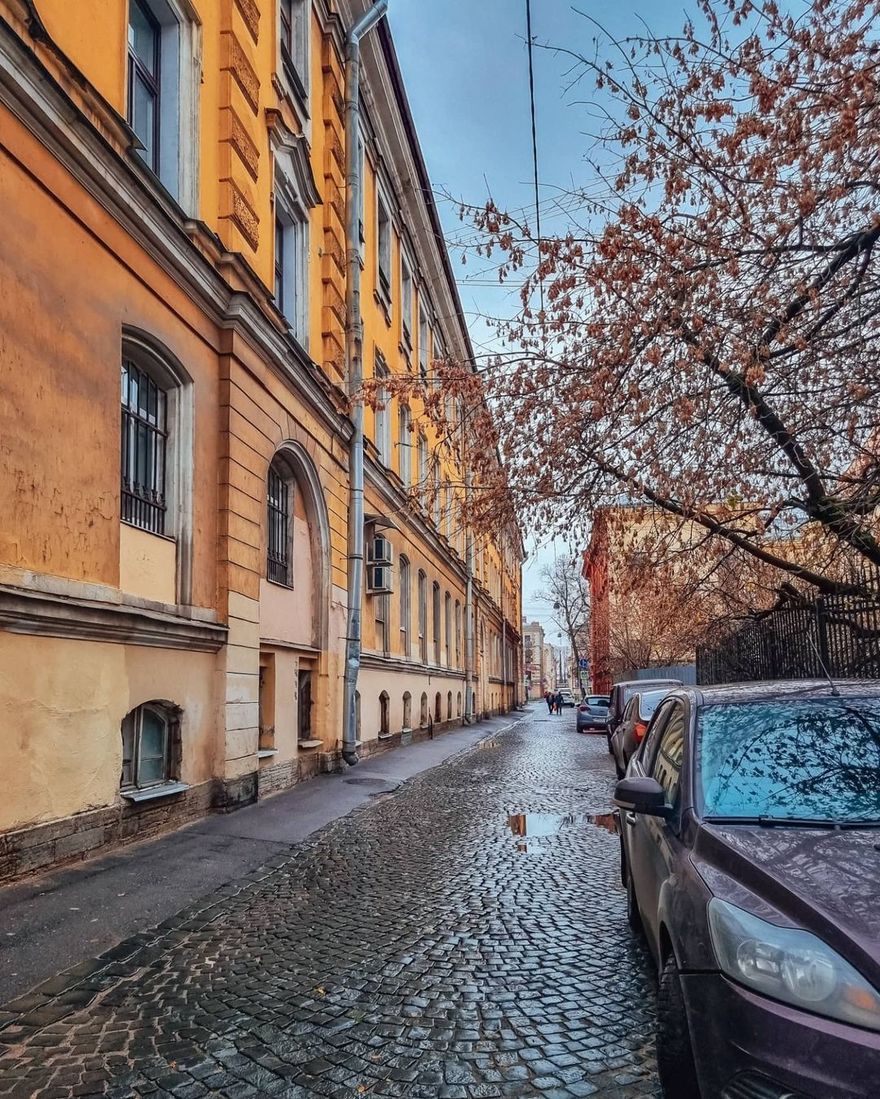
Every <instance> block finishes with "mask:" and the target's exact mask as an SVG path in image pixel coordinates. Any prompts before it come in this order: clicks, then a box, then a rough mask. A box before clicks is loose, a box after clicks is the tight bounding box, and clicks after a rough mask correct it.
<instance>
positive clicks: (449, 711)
mask: <svg viewBox="0 0 880 1099" xmlns="http://www.w3.org/2000/svg"><path fill="white" fill-rule="evenodd" d="M446 720H447V721H451V720H452V691H447V692H446Z"/></svg>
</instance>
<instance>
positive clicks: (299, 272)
mask: <svg viewBox="0 0 880 1099" xmlns="http://www.w3.org/2000/svg"><path fill="white" fill-rule="evenodd" d="M279 243H280V245H281V253H282V254H281V284H280V287H279V285H278V273H279V271H278V268H279V264H278V256H277V255H276V256H275V258H274V261H273V264H274V271H275V278H276V285H275V286H274V287H273V293H274V296H275V304H276V305H277V307H278V310H279V312H280V313H281V314H282V316H283V317H284V319H285V320H286V321H287V323H288V326H289V327H290V332H291V335H292V336H293V338H294V339H295V340H296V342H297V343H298V344H299V345H300V347H302V348H303V350H305V351H307V350H308V347H309V215H308V208H307V207H306V205H305V204H304V203H303V201H302V200H301V198H300V196H299V194H298V193H297V191H296V189H295V187H294V186H293V184H292V181H291V180H289V179H288V178H287V177H286V176H282V177H281V178H280V179H279V180H278V181H277V183H276V192H275V249H276V251H277V249H278V245H279ZM279 291H280V293H279Z"/></svg>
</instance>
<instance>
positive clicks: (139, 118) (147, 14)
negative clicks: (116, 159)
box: [127, 0, 162, 175]
mask: <svg viewBox="0 0 880 1099" xmlns="http://www.w3.org/2000/svg"><path fill="white" fill-rule="evenodd" d="M161 41H162V31H161V27H160V25H159V23H158V21H157V20H156V19H155V18H154V17H153V13H152V12H151V11H150V10H149V8H148V7H147V6H146V5H145V4H142V3H141V0H129V9H128V114H127V119H128V124H129V125H130V126H131V128H132V129H133V130H134V132H135V133H136V134H137V136H138V139H139V141H140V143H141V145H143V148H142V149H141V150H139V151H140V154H141V156H142V157H143V159H144V161H146V163H147V165H148V166H149V167H150V169H151V170H152V171H153V172H155V173H156V175H158V174H159V115H160V102H159V92H160V87H161V85H160V69H159V64H160V61H159V51H160V43H161Z"/></svg>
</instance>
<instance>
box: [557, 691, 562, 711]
mask: <svg viewBox="0 0 880 1099" xmlns="http://www.w3.org/2000/svg"><path fill="white" fill-rule="evenodd" d="M556 712H557V713H558V714H561V713H562V691H557V692H556Z"/></svg>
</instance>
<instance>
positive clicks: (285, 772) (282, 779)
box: [257, 751, 321, 798]
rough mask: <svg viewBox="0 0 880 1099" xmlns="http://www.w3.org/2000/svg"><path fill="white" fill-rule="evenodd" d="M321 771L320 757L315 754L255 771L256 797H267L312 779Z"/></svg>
mask: <svg viewBox="0 0 880 1099" xmlns="http://www.w3.org/2000/svg"><path fill="white" fill-rule="evenodd" d="M320 770H321V757H320V756H319V755H318V753H317V752H315V751H312V752H308V753H304V754H302V755H299V756H297V757H296V759H289V760H287V761H286V762H284V763H274V764H270V765H269V766H264V767H261V768H260V769H259V771H257V796H258V798H265V797H269V795H270V794H277V793H278V792H279V791H281V790H286V789H288V788H289V787H291V786H296V784H297V783H298V782H305V781H307V780H308V779H310V778H314V777H315V775H317V774H318V773H319V772H320Z"/></svg>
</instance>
